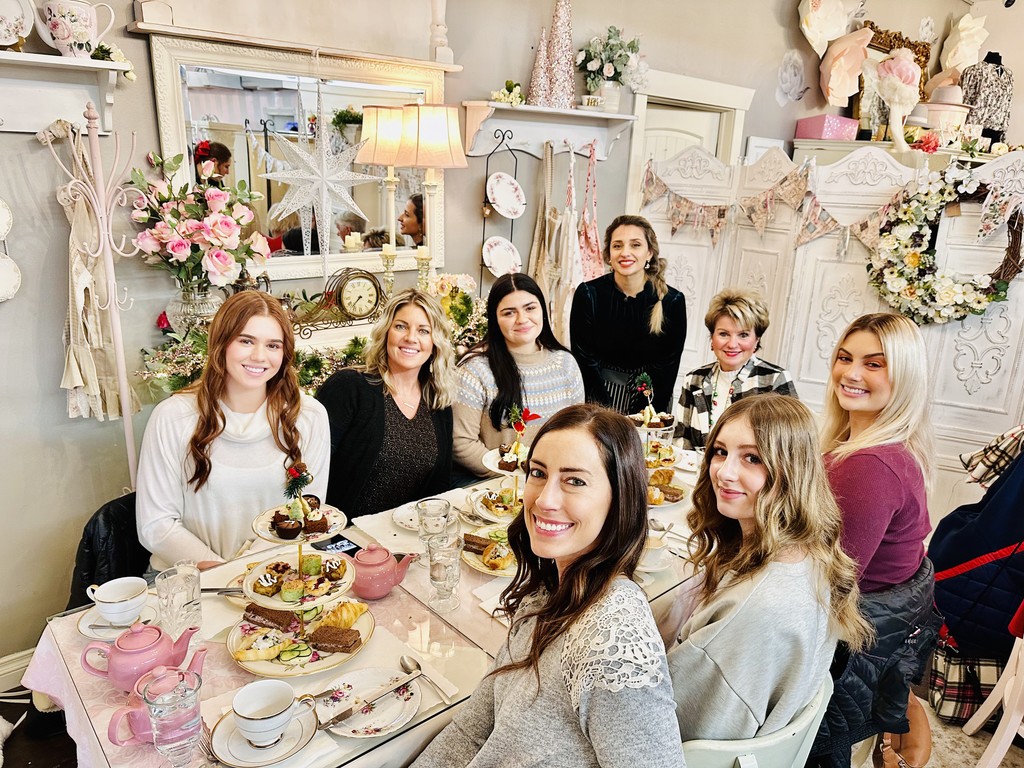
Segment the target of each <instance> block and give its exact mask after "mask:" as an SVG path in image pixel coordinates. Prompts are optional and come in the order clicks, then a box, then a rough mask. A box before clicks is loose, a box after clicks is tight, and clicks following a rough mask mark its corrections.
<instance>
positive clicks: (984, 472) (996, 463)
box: [960, 424, 1024, 488]
mask: <svg viewBox="0 0 1024 768" xmlns="http://www.w3.org/2000/svg"><path fill="white" fill-rule="evenodd" d="M1022 443H1024V424H1020V425H1018V426H1016V427H1014V428H1013V429H1009V430H1007V431H1006V432H1003V434H1001V435H999V437H997V438H995V439H994V440H992V442H990V443H989V444H988V445H986V446H985V447H984V448H982V449H981V450H980V451H975V452H974V453H962V454H960V463H961V464H963V465H964V469H966V470H967V482H969V483H978V484H980V485H981V487H982V488H988V487H989V486H990V485H992V483H994V482H995V481H996V480H998V479H999V476H1000V475H1001V474H1002V473H1003V472H1005V471H1006V468H1007V467H1008V466H1010V464H1011V463H1012V462H1013V460H1014V459H1016V458H1017V456H1019V455H1020V452H1021V448H1022Z"/></svg>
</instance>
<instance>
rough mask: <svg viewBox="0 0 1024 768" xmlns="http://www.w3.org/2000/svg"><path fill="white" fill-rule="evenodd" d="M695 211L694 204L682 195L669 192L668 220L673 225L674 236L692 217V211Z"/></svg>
mask: <svg viewBox="0 0 1024 768" xmlns="http://www.w3.org/2000/svg"><path fill="white" fill-rule="evenodd" d="M693 209H694V202H693V201H692V200H689V199H688V198H685V197H683V196H682V195H677V194H676V193H675V192H671V191H669V193H668V220H669V223H670V224H671V225H672V235H673V236H674V235H675V233H676V232H678V231H679V230H680V229H681V228H682V227H683V225H684V224H686V219H687V218H688V217H689V216H690V211H692V210H693Z"/></svg>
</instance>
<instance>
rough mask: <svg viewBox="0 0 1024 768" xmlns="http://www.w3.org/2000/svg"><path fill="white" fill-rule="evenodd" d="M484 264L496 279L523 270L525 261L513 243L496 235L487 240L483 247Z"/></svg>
mask: <svg viewBox="0 0 1024 768" xmlns="http://www.w3.org/2000/svg"><path fill="white" fill-rule="evenodd" d="M483 256H484V264H485V265H486V266H487V268H488V269H489V270H490V271H491V274H492V275H494V276H495V277H501V276H502V275H507V274H509V273H510V272H519V271H521V270H522V268H523V259H522V257H521V256H520V255H519V251H518V249H516V247H515V246H514V245H512V241H511V240H509V239H507V238H504V237H501V236H500V235H495V236H494V237H489V238H487V240H486V242H484V247H483Z"/></svg>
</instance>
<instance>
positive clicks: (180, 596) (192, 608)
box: [156, 562, 203, 637]
mask: <svg viewBox="0 0 1024 768" xmlns="http://www.w3.org/2000/svg"><path fill="white" fill-rule="evenodd" d="M156 596H157V600H158V601H159V603H160V626H161V627H163V628H164V630H165V631H166V632H167V633H168V634H170V635H171V637H178V635H180V634H181V633H182V632H183V631H184V630H186V629H188V628H189V627H199V626H202V623H203V603H202V600H201V599H200V598H201V593H200V588H199V569H198V568H197V567H196V566H195V565H194V564H190V563H184V562H181V563H178V564H177V565H175V566H174V567H173V568H168V569H167V570H166V571H161V572H160V573H158V574H157V576H156ZM196 637H197V636H196Z"/></svg>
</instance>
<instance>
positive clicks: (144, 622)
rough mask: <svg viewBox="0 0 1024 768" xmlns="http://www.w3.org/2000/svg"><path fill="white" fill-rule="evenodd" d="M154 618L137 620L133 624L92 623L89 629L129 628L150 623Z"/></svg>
mask: <svg viewBox="0 0 1024 768" xmlns="http://www.w3.org/2000/svg"><path fill="white" fill-rule="evenodd" d="M151 621H152V619H146V620H145V621H136V622H133V623H132V624H90V625H89V629H128V628H130V627H132V626H134V625H135V624H149V622H151Z"/></svg>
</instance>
